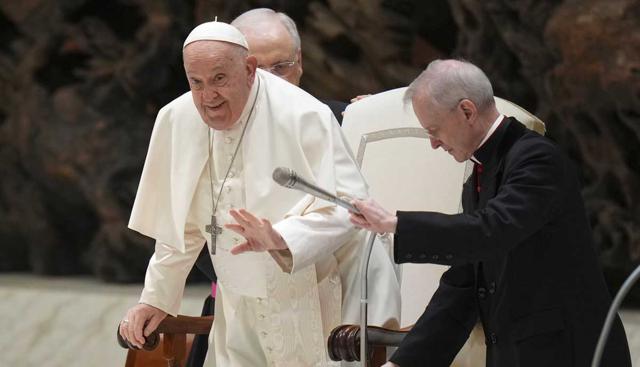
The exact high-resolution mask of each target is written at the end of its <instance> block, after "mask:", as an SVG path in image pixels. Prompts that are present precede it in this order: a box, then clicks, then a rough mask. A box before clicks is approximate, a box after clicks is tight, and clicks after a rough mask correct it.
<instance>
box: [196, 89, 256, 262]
mask: <svg viewBox="0 0 640 367" xmlns="http://www.w3.org/2000/svg"><path fill="white" fill-rule="evenodd" d="M256 81H257V82H258V86H257V88H256V89H257V90H256V95H255V97H254V99H253V104H252V105H251V110H250V111H249V115H248V116H247V120H246V123H245V124H244V127H243V128H242V133H241V134H240V139H239V140H238V145H236V149H235V151H234V152H233V156H232V157H231V162H229V167H228V168H227V173H225V175H224V179H223V180H222V184H220V190H218V198H217V199H216V197H215V195H214V191H213V143H212V141H211V128H209V129H207V137H208V140H209V152H208V153H209V183H210V184H211V208H212V212H211V223H210V224H207V225H206V226H205V227H204V230H205V232H207V233H209V235H211V255H215V254H216V245H217V243H216V242H217V239H218V235H221V234H222V227H220V226H219V225H218V218H216V210H218V204H219V203H220V198H221V197H222V189H223V188H224V184H225V183H226V182H227V178H229V172H231V167H233V162H235V161H236V155H238V150H239V149H240V144H241V143H242V138H244V133H245V131H247V126H249V121H251V116H252V115H253V109H254V107H255V106H256V101H257V100H258V93H259V92H260V79H259V78H257V77H256Z"/></svg>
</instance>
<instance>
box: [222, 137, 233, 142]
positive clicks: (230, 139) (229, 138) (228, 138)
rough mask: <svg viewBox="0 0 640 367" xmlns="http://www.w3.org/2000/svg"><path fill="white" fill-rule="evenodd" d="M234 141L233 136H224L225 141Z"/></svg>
mask: <svg viewBox="0 0 640 367" xmlns="http://www.w3.org/2000/svg"><path fill="white" fill-rule="evenodd" d="M232 141H233V138H232V137H230V136H227V137H226V138H224V142H225V143H227V144H231V142H232Z"/></svg>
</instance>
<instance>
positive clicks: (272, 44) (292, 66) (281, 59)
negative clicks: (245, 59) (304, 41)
mask: <svg viewBox="0 0 640 367" xmlns="http://www.w3.org/2000/svg"><path fill="white" fill-rule="evenodd" d="M243 33H244V35H245V38H246V40H247V43H248V44H249V51H250V53H251V55H253V56H255V57H256V59H257V60H258V67H259V68H261V69H264V70H266V71H268V72H270V73H272V74H274V75H276V76H279V77H280V78H282V79H285V80H286V81H288V82H289V83H291V84H293V85H299V84H300V77H301V76H302V58H301V56H302V54H301V52H300V50H299V49H296V47H295V45H294V43H293V39H292V38H291V35H290V34H289V33H288V32H287V30H286V28H285V27H284V26H283V25H282V24H280V23H279V22H273V23H271V24H270V27H265V29H264V32H257V31H255V30H247V31H246V32H243Z"/></svg>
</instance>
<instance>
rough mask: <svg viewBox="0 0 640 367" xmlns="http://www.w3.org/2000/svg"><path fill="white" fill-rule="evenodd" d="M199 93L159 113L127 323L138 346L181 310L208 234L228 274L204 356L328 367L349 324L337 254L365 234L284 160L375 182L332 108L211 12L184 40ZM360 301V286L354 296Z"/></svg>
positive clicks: (213, 360)
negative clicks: (137, 280)
mask: <svg viewBox="0 0 640 367" xmlns="http://www.w3.org/2000/svg"><path fill="white" fill-rule="evenodd" d="M183 59H184V67H185V71H186V75H187V78H188V81H189V85H190V89H191V91H190V92H187V93H185V94H183V95H182V96H180V97H178V98H176V99H175V100H173V101H172V102H170V103H169V104H168V105H166V106H165V107H163V108H162V109H161V110H160V112H159V113H158V117H157V119H156V123H155V126H154V130H153V133H152V136H151V142H150V146H149V151H148V154H147V159H146V162H145V166H144V170H143V173H142V177H141V180H140V186H139V188H138V193H137V196H136V200H135V203H134V207H133V210H132V214H131V219H130V222H129V227H130V228H132V229H134V230H136V231H138V232H140V233H142V234H144V235H147V236H149V237H152V238H154V239H155V240H156V247H155V253H154V255H153V256H152V258H151V260H150V262H149V267H148V269H147V274H146V278H145V286H144V290H143V291H142V295H141V298H140V302H139V304H137V305H136V306H134V307H132V308H131V309H130V310H129V311H127V314H126V316H125V318H124V319H123V320H122V322H121V324H120V333H121V334H122V336H123V337H124V338H126V339H127V340H129V342H130V343H132V344H133V345H136V346H138V347H140V346H141V345H142V344H143V343H144V341H145V337H146V336H148V335H149V334H150V333H151V332H152V331H153V330H155V328H156V327H157V326H158V324H159V323H160V321H161V320H162V319H163V318H164V317H165V316H166V315H167V314H171V315H176V314H177V312H178V309H179V307H180V301H181V298H182V293H183V290H184V282H185V278H186V276H187V274H188V272H189V271H190V269H191V267H192V266H193V263H194V261H195V259H196V257H197V256H198V253H199V252H200V250H201V248H202V246H204V244H205V242H207V240H208V243H209V251H210V253H211V255H212V261H213V264H214V266H215V269H216V273H217V275H218V287H219V288H218V294H217V301H216V304H215V315H216V317H215V321H214V325H213V328H212V332H211V335H210V348H209V355H208V357H207V362H206V363H205V364H206V365H208V366H223V367H224V366H234V367H235V366H266V365H274V366H292V367H293V366H295V367H301V366H330V365H333V363H334V362H330V361H329V358H328V355H327V351H326V346H325V345H326V339H327V336H328V334H329V332H330V331H331V329H332V328H333V327H334V326H336V325H338V324H339V323H340V321H341V320H340V318H341V317H340V315H341V305H342V302H341V301H342V299H341V298H342V294H341V279H340V275H339V270H338V267H337V259H336V256H335V255H334V253H335V252H336V250H338V249H341V248H342V249H344V248H346V247H348V246H359V245H360V244H361V240H362V233H361V232H360V231H359V230H357V229H355V228H354V227H353V226H352V225H351V224H350V222H349V219H348V218H349V215H348V212H347V211H346V210H344V209H342V208H340V207H337V206H335V205H334V204H332V203H329V202H325V201H321V200H319V199H315V198H314V197H312V196H309V195H305V194H303V193H301V192H298V191H294V190H289V189H285V188H283V187H280V186H278V185H277V184H276V183H275V182H273V180H272V179H271V176H272V172H273V170H274V168H276V167H279V166H283V167H289V168H292V169H293V170H295V171H296V172H297V173H298V174H300V175H301V176H304V177H306V178H308V179H310V180H313V181H315V182H316V183H317V184H318V185H319V186H321V187H323V188H324V189H326V190H328V191H330V192H333V193H334V194H336V195H338V196H346V197H365V196H366V195H367V189H366V184H365V182H364V180H363V178H362V176H361V175H360V173H359V171H358V169H357V166H356V164H355V162H354V160H353V157H352V155H351V154H350V152H349V151H348V149H347V147H346V143H345V141H344V139H343V136H342V134H341V132H340V130H339V127H338V124H337V123H336V121H335V118H334V117H333V114H332V113H331V111H330V110H329V108H328V107H327V106H325V105H324V104H322V103H321V102H319V101H318V100H316V99H315V98H313V97H312V96H310V95H309V94H307V93H305V92H304V91H302V90H301V89H299V88H297V87H295V86H293V85H291V84H290V83H288V82H286V81H284V80H282V79H280V78H278V77H276V76H273V75H271V74H269V73H267V72H263V71H261V70H256V64H257V63H256V59H255V58H254V57H252V56H248V53H247V44H246V41H245V39H244V37H243V36H242V34H241V33H240V32H239V31H238V30H237V29H236V28H234V27H232V26H230V25H228V24H225V23H221V22H209V23H204V24H201V25H199V26H198V27H196V28H195V29H194V30H193V31H192V32H191V33H190V34H189V36H188V37H187V39H186V41H185V42H184V46H183ZM354 296H356V297H357V295H354Z"/></svg>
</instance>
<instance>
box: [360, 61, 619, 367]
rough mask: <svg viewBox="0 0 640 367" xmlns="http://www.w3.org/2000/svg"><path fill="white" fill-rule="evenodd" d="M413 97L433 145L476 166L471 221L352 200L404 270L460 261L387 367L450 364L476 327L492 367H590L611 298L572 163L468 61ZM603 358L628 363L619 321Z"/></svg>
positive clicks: (417, 88)
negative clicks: (505, 109) (387, 238)
mask: <svg viewBox="0 0 640 367" xmlns="http://www.w3.org/2000/svg"><path fill="white" fill-rule="evenodd" d="M409 100H410V101H411V103H412V105H413V108H414V111H415V113H416V115H417V117H418V120H419V121H420V124H421V125H422V126H423V127H424V128H425V129H426V130H427V131H428V133H429V134H430V140H431V146H432V148H433V149H437V148H439V147H441V148H443V149H444V150H445V151H447V152H448V153H449V154H451V155H452V156H453V158H454V159H455V160H456V161H458V162H463V161H466V160H468V159H471V160H473V161H474V163H475V167H476V169H475V172H474V173H473V174H472V175H471V177H470V178H469V179H468V180H467V181H466V182H465V184H464V187H463V193H462V202H463V208H464V211H463V213H462V214H456V215H445V214H441V213H434V212H402V211H398V212H397V213H396V214H395V215H393V214H391V213H389V212H387V211H386V210H384V209H383V208H382V207H380V206H379V205H378V204H377V203H375V202H374V201H373V200H370V199H369V200H364V201H360V200H356V201H354V205H355V206H356V207H357V208H358V209H359V210H360V211H361V213H362V215H357V214H352V217H351V220H352V222H353V223H354V224H356V225H358V226H361V227H364V228H366V229H369V230H373V231H376V232H389V233H395V247H394V257H395V261H396V262H398V263H404V262H414V263H427V262H430V263H438V264H444V265H451V268H450V269H449V270H448V271H447V272H445V273H444V275H443V276H442V279H441V281H440V286H439V288H438V290H437V291H436V293H435V295H434V296H433V298H432V300H431V302H430V303H429V305H428V306H427V308H426V310H425V312H424V314H423V315H422V316H421V317H420V319H419V320H418V322H417V323H416V325H415V327H414V328H413V330H412V331H411V332H410V333H409V334H408V335H407V337H406V338H405V339H404V341H403V342H402V344H401V345H400V347H399V348H398V350H397V351H396V353H394V354H393V356H392V357H391V359H390V362H389V363H388V364H387V365H388V366H400V367H411V366H429V367H434V366H435V367H439V366H443V367H444V366H449V365H450V364H451V362H452V360H453V359H454V357H455V355H456V353H457V352H458V350H459V349H460V348H461V346H462V345H463V344H464V342H465V341H466V339H467V337H468V336H469V332H470V331H471V329H472V327H473V326H474V325H475V323H476V322H477V320H478V319H479V320H480V321H481V322H482V325H483V327H484V332H485V336H486V338H485V339H486V344H487V361H486V362H487V366H490V367H529V366H531V367H534V366H535V367H553V366H557V367H569V366H575V367H584V366H589V365H590V361H591V358H592V356H593V351H594V349H595V345H596V342H597V340H598V336H599V333H600V330H601V327H602V325H603V323H604V319H605V316H606V313H607V310H608V307H609V305H610V302H611V301H610V295H609V293H608V291H607V288H606V285H605V282H604V278H603V276H602V272H601V269H600V267H599V265H598V263H597V259H596V254H595V250H594V244H593V239H592V235H591V229H590V227H589V223H588V221H587V215H586V212H585V208H584V205H583V201H582V198H581V195H580V187H579V183H578V178H577V174H576V171H575V169H574V167H573V165H572V164H571V163H570V162H569V159H568V158H567V157H566V156H565V155H564V154H563V153H562V152H561V151H560V149H559V148H558V147H557V146H556V145H554V144H553V143H552V142H551V141H549V140H548V139H546V138H544V137H543V136H540V135H538V134H537V133H535V132H532V131H529V130H527V129H526V128H525V127H524V126H523V125H522V124H520V123H519V122H518V121H517V120H515V119H513V118H507V117H504V116H502V115H500V113H499V112H498V111H497V109H496V107H495V103H494V99H493V90H492V87H491V83H490V82H489V80H488V78H487V77H486V75H485V74H484V73H483V72H482V71H481V70H480V69H479V68H477V67H476V66H474V65H472V64H470V63H468V62H464V61H458V60H436V61H434V62H432V63H431V64H430V65H429V66H428V67H427V69H426V70H425V71H424V72H423V73H422V74H421V75H420V76H419V77H418V78H417V79H416V80H415V81H414V82H413V83H412V84H411V86H410V87H409V88H408V90H407V92H406V95H405V101H409ZM434 179H437V172H434ZM602 361H603V362H602V366H607V367H609V366H611V367H614V366H615V367H623V366H624V367H626V366H631V362H630V357H629V348H628V345H627V340H626V336H625V333H624V329H623V328H622V324H621V322H620V320H619V319H617V320H616V323H615V325H614V328H613V330H612V332H611V336H610V338H609V342H608V344H607V347H606V349H605V353H604V357H603V359H602Z"/></svg>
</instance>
